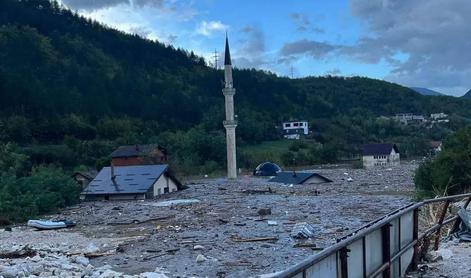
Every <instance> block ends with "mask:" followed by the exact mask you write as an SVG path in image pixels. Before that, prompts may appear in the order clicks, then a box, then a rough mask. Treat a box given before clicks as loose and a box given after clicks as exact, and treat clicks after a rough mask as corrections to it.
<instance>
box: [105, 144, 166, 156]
mask: <svg viewBox="0 0 471 278" xmlns="http://www.w3.org/2000/svg"><path fill="white" fill-rule="evenodd" d="M155 149H159V150H161V151H162V152H164V153H165V150H163V149H162V148H161V147H160V146H159V145H157V144H149V145H141V144H139V145H128V146H119V147H118V148H117V149H116V150H114V151H113V152H112V153H111V157H112V158H117V157H134V156H145V155H148V154H150V153H151V152H152V151H154V150H155Z"/></svg>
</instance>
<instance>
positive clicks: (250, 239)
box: [232, 237, 278, 242]
mask: <svg viewBox="0 0 471 278" xmlns="http://www.w3.org/2000/svg"><path fill="white" fill-rule="evenodd" d="M232 240H233V241H235V242H256V241H277V240H278V237H252V238H241V237H232Z"/></svg>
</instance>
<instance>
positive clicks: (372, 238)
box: [273, 193, 471, 278]
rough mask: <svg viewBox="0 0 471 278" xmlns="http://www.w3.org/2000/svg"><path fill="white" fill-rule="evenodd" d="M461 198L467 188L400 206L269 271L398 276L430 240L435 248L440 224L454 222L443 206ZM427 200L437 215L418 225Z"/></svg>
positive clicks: (297, 276) (300, 276)
mask: <svg viewBox="0 0 471 278" xmlns="http://www.w3.org/2000/svg"><path fill="white" fill-rule="evenodd" d="M463 200H466V201H465V202H464V204H463V207H464V208H466V207H467V206H468V205H469V203H470V201H471V193H468V194H461V195H453V196H447V197H443V198H435V199H429V200H425V201H422V202H418V203H412V204H410V205H407V206H404V207H402V208H400V209H398V210H395V211H393V212H391V213H389V214H387V215H384V216H383V217H380V218H378V219H376V220H374V221H372V222H370V223H368V224H366V225H365V226H363V227H361V228H359V229H358V230H355V231H354V232H352V233H350V234H349V235H347V236H344V237H342V238H339V239H338V240H337V243H336V244H334V245H332V246H330V247H328V248H326V249H324V250H322V251H321V252H319V253H317V254H316V255H313V256H310V257H308V258H307V259H305V260H304V261H302V262H300V263H299V264H297V265H294V266H292V267H290V268H288V269H286V270H284V271H281V272H278V273H277V274H276V275H274V276H273V277H276V278H285V277H294V278H311V277H322V278H323V277H339V278H347V277H349V278H356V277H362V278H364V277H385V278H390V277H393V278H396V277H403V276H404V274H405V273H406V271H407V270H409V269H412V270H413V269H416V268H417V263H418V262H419V260H420V258H421V257H422V256H423V255H424V254H425V253H426V252H427V250H428V248H429V246H430V243H431V241H432V240H433V241H434V242H433V244H434V246H433V247H434V249H435V250H436V249H438V244H439V242H440V238H441V229H442V227H443V226H445V225H448V224H451V223H454V225H455V226H456V225H458V224H459V221H458V220H459V219H458V216H457V215H456V214H455V213H447V211H449V209H448V208H449V206H450V205H451V204H452V203H455V202H460V201H463ZM427 205H434V206H435V207H436V208H438V210H439V211H438V217H437V219H436V222H435V223H434V224H432V226H431V227H422V226H423V225H421V224H420V223H419V210H420V209H422V208H424V207H425V206H427ZM447 214H448V216H447ZM419 231H420V232H419Z"/></svg>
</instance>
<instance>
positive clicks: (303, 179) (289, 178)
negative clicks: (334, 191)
mask: <svg viewBox="0 0 471 278" xmlns="http://www.w3.org/2000/svg"><path fill="white" fill-rule="evenodd" d="M268 181H269V182H279V183H285V184H321V183H326V182H332V180H330V179H328V178H326V177H324V176H321V175H319V174H316V173H307V172H295V171H292V172H291V171H290V172H279V173H278V174H277V175H276V176H275V177H273V178H271V179H270V180H268Z"/></svg>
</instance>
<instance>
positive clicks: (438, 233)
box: [433, 200, 450, 251]
mask: <svg viewBox="0 0 471 278" xmlns="http://www.w3.org/2000/svg"><path fill="white" fill-rule="evenodd" d="M449 205H450V200H447V201H446V203H445V205H443V208H442V212H441V214H440V219H438V223H437V224H438V229H437V231H436V232H435V245H434V247H433V249H434V250H435V251H436V250H438V245H439V243H440V237H441V230H442V223H443V219H445V215H446V211H447V210H448V206H449Z"/></svg>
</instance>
